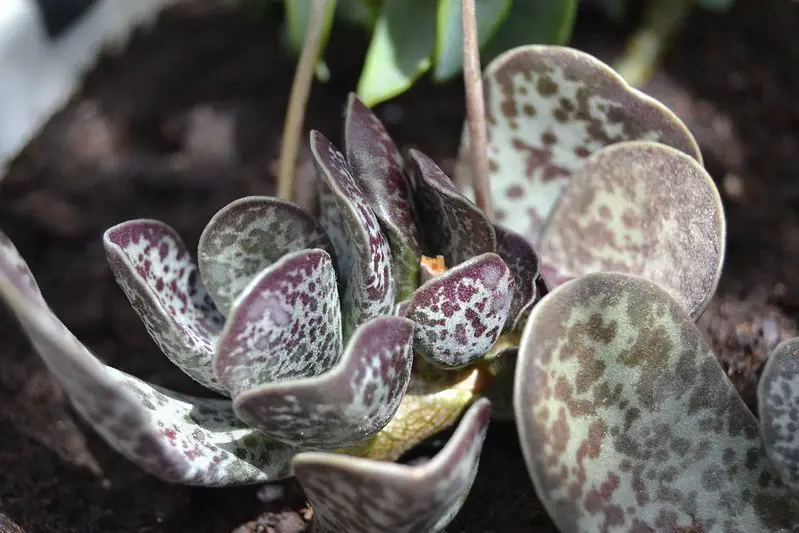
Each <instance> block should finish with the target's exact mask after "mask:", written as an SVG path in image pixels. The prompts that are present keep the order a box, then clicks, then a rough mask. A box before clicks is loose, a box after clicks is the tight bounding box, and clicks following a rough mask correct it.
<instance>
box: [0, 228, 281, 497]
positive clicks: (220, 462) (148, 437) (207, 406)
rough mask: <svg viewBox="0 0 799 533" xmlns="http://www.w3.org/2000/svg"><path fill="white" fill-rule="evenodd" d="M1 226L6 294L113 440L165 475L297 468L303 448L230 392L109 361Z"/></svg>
mask: <svg viewBox="0 0 799 533" xmlns="http://www.w3.org/2000/svg"><path fill="white" fill-rule="evenodd" d="M35 287H36V285H35V282H34V281H33V279H32V277H31V276H30V271H29V270H28V269H27V267H26V266H25V264H24V262H23V261H22V259H21V258H20V257H19V254H18V253H17V251H16V249H15V248H14V247H13V245H12V244H11V242H10V241H9V240H8V239H7V238H6V237H5V235H2V234H0V298H2V299H3V301H4V302H5V303H6V304H7V305H8V306H9V307H10V308H11V310H12V312H13V313H14V315H16V317H17V318H18V319H19V321H20V323H21V325H22V328H23V330H24V331H25V333H26V334H27V335H28V338H29V339H30V340H31V343H32V344H33V346H34V347H35V348H36V351H37V352H38V353H39V355H40V356H41V357H42V359H43V360H44V362H45V363H46V364H47V367H48V368H49V369H50V371H51V372H52V373H53V375H54V376H55V377H56V379H58V381H59V382H60V383H61V385H62V386H63V388H64V390H65V392H66V394H67V395H68V397H69V398H70V400H71V402H72V404H73V405H74V406H75V409H76V410H77V411H78V412H79V413H80V414H81V416H82V417H83V418H84V419H85V420H86V421H87V422H88V423H89V424H91V426H92V427H93V428H94V430H95V431H97V433H98V434H100V436H102V437H103V439H105V440H106V442H108V444H109V445H111V447H113V448H114V449H115V450H117V451H118V452H120V453H121V454H123V455H124V456H125V457H127V458H128V459H129V460H131V461H133V462H134V463H136V464H137V465H138V466H139V467H141V468H142V469H144V470H145V471H147V472H149V473H150V474H153V475H155V476H157V477H159V478H161V479H164V480H166V481H172V482H179V483H184V484H190V485H208V486H220V485H235V484H245V483H257V482H263V481H269V480H274V479H280V478H284V477H288V476H289V475H291V458H292V457H293V456H294V453H295V451H294V450H293V449H291V448H289V447H287V446H285V445H283V444H280V443H277V442H275V441H272V440H270V439H268V438H266V437H265V436H263V435H261V434H259V433H258V432H257V431H255V430H253V429H250V428H248V427H246V426H245V425H244V424H243V423H241V422H240V421H239V420H238V419H237V418H236V417H235V415H234V414H233V409H232V405H231V402H230V401H229V400H211V399H202V398H193V397H190V396H185V395H182V394H177V393H175V392H172V391H168V390H165V389H162V388H160V387H156V386H154V385H151V384H149V383H146V382H144V381H141V380H139V379H137V378H135V377H133V376H130V375H128V374H125V373H124V372H120V371H118V370H116V369H113V368H110V367H108V366H106V365H104V364H103V363H101V362H100V361H99V360H98V359H97V358H96V357H94V355H92V354H91V352H89V350H87V349H86V347H85V346H84V345H83V344H82V343H81V342H80V341H79V340H78V339H76V338H75V337H74V336H73V335H72V333H70V332H69V330H68V329H67V328H66V326H64V324H63V323H62V322H61V321H60V320H58V318H56V316H55V315H54V314H53V313H52V312H51V311H50V309H49V308H48V307H47V304H46V303H45V302H44V300H43V299H42V297H41V294H40V293H39V292H38V290H36V288H35Z"/></svg>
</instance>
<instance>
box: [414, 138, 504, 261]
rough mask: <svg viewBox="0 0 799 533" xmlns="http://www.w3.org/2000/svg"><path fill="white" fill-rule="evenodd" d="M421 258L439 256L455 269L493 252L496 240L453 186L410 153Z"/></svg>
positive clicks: (419, 156) (430, 162) (429, 163)
mask: <svg viewBox="0 0 799 533" xmlns="http://www.w3.org/2000/svg"><path fill="white" fill-rule="evenodd" d="M409 158H410V167H411V176H412V180H413V185H414V189H415V193H416V199H417V208H418V216H419V221H420V227H421V228H423V231H424V232H425V234H424V236H423V237H424V240H425V242H424V247H425V255H429V256H430V257H435V256H437V255H443V256H444V258H445V259H446V262H447V265H449V266H455V265H457V264H460V263H463V262H464V261H466V260H467V259H471V258H472V257H474V256H476V255H480V254H482V253H486V252H495V251H496V249H497V237H496V234H495V233H494V227H493V226H492V225H491V223H490V222H489V220H488V219H487V218H486V216H485V214H484V213H483V212H482V211H481V210H480V209H479V208H478V207H477V206H476V205H474V204H473V203H472V202H471V201H470V200H469V199H468V198H466V197H465V196H463V195H462V194H461V193H460V192H459V191H458V189H457V188H456V187H455V185H453V183H452V181H451V180H450V179H449V177H448V176H447V175H446V174H444V172H443V171H442V170H441V169H440V168H439V167H438V165H436V164H435V163H434V162H433V160H432V159H430V158H429V157H427V156H426V155H424V154H423V153H422V152H419V151H417V150H410V152H409Z"/></svg>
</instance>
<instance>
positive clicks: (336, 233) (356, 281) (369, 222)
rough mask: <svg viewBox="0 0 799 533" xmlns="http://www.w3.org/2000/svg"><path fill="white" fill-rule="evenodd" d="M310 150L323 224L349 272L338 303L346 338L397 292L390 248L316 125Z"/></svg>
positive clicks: (383, 311) (386, 310)
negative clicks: (315, 173)
mask: <svg viewBox="0 0 799 533" xmlns="http://www.w3.org/2000/svg"><path fill="white" fill-rule="evenodd" d="M311 152H312V153H313V156H314V161H315V164H316V169H317V175H318V176H319V179H320V182H321V184H320V189H322V192H320V196H321V199H322V201H321V203H322V206H321V207H322V210H323V216H322V224H323V225H324V226H325V228H326V229H327V230H328V233H330V234H331V237H333V245H334V246H335V248H336V254H337V255H338V256H339V257H340V258H342V257H343V258H344V264H345V265H346V272H348V279H347V282H346V286H345V289H344V295H343V297H342V301H341V307H342V313H343V316H342V321H343V328H344V335H345V337H347V338H349V336H350V334H351V333H352V332H353V331H354V330H355V328H357V327H358V326H359V325H360V324H362V323H363V322H365V321H367V320H368V319H370V318H372V317H376V316H380V315H389V314H391V311H392V308H393V306H394V297H395V294H396V286H395V283H394V278H393V276H392V272H391V250H390V248H389V245H388V241H387V240H386V237H385V236H384V235H383V232H382V231H381V230H380V224H379V222H378V219H377V217H376V216H375V213H374V211H372V208H371V207H370V206H369V200H368V198H367V197H366V196H364V194H363V193H362V192H361V190H360V189H359V188H358V185H357V184H356V183H355V180H354V179H353V177H352V174H350V171H349V168H348V166H347V162H346V161H345V160H344V156H343V155H342V154H341V152H339V151H338V150H336V147H335V146H333V144H331V142H330V141H328V140H327V139H326V138H325V136H324V135H322V134H321V133H319V132H317V131H313V132H311ZM325 212H327V213H328V214H327V215H325V214H324V213H325ZM342 271H345V270H344V269H342Z"/></svg>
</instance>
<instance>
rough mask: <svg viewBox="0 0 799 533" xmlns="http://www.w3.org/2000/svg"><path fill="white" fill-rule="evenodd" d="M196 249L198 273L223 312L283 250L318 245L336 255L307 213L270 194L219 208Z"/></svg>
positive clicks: (286, 251)
mask: <svg viewBox="0 0 799 533" xmlns="http://www.w3.org/2000/svg"><path fill="white" fill-rule="evenodd" d="M198 248H199V251H198V254H197V263H198V266H199V269H200V276H201V277H202V279H203V282H204V283H205V286H206V288H207V289H208V292H209V294H210V295H211V297H212V298H213V300H214V302H215V303H216V306H217V308H219V310H220V311H222V312H223V313H224V314H225V315H227V314H228V313H229V312H230V306H231V305H232V303H233V301H234V300H235V299H236V297H237V296H238V295H239V294H240V293H241V291H242V290H243V289H244V287H246V286H247V284H248V283H249V282H250V281H251V280H252V279H253V278H254V277H255V276H256V275H257V274H258V273H259V272H261V271H262V270H263V269H264V268H266V267H268V266H269V265H271V264H273V263H274V262H275V261H277V260H278V259H280V258H281V257H283V256H284V255H285V254H287V253H289V252H296V251H299V250H306V249H312V248H319V249H322V250H325V251H326V252H327V253H329V254H331V255H332V256H334V257H335V252H334V250H333V245H332V244H331V242H330V238H329V237H328V236H327V234H326V233H325V230H324V229H323V228H322V226H320V225H319V223H318V222H317V221H316V220H315V219H314V218H313V217H312V216H311V215H309V214H308V213H306V212H305V211H303V210H302V208H300V207H299V206H297V205H295V204H293V203H291V202H287V201H285V200H281V199H279V198H273V197H269V196H249V197H245V198H240V199H238V200H235V201H234V202H232V203H230V204H228V205H226V206H225V207H223V208H222V209H221V210H220V211H219V212H218V213H217V214H216V215H214V216H213V218H211V221H210V222H209V223H208V225H207V226H206V227H205V230H204V231H203V233H202V235H201V236H200V244H199V247H198Z"/></svg>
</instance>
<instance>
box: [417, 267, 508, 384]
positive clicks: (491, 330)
mask: <svg viewBox="0 0 799 533" xmlns="http://www.w3.org/2000/svg"><path fill="white" fill-rule="evenodd" d="M513 287H514V282H513V274H512V273H511V271H510V269H509V268H508V266H507V265H506V264H505V262H504V261H502V259H501V258H500V257H499V256H498V255H497V254H494V253H486V254H482V255H479V256H477V257H474V258H472V259H470V260H468V261H466V262H464V263H461V264H460V265H458V266H456V267H454V268H451V269H449V270H447V271H446V272H445V273H443V274H441V275H440V276H438V277H435V278H433V279H431V280H430V281H428V282H427V283H425V284H424V285H422V286H421V287H419V288H418V289H417V290H416V292H414V293H413V297H412V298H411V302H410V304H409V305H408V306H407V307H406V308H405V309H404V313H405V316H406V317H408V318H410V319H411V320H413V321H414V322H415V323H416V327H415V328H414V342H413V347H414V350H416V352H417V353H419V354H420V355H422V356H424V357H425V358H426V359H427V360H429V361H430V362H432V363H433V364H435V365H437V366H441V367H444V368H459V367H463V366H466V365H468V364H470V363H473V362H474V361H476V360H477V359H479V358H480V357H481V356H482V355H483V354H485V353H486V352H487V351H488V350H489V348H491V346H492V345H493V344H494V343H495V342H496V340H497V339H498V338H499V336H500V334H502V327H503V325H504V324H505V321H506V320H507V317H508V311H509V310H510V305H511V301H512V300H513Z"/></svg>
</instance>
